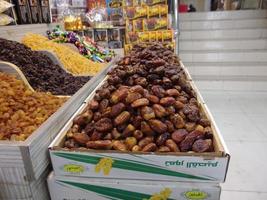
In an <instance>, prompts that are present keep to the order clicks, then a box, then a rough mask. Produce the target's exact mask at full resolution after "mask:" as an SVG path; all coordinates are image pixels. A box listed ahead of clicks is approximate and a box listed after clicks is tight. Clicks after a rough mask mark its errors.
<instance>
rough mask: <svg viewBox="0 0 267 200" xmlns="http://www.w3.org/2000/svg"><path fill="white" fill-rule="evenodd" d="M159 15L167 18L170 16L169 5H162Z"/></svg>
mask: <svg viewBox="0 0 267 200" xmlns="http://www.w3.org/2000/svg"><path fill="white" fill-rule="evenodd" d="M159 14H160V16H166V15H167V14H168V5H160V6H159Z"/></svg>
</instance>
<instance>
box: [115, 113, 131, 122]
mask: <svg viewBox="0 0 267 200" xmlns="http://www.w3.org/2000/svg"><path fill="white" fill-rule="evenodd" d="M130 117H131V114H130V113H129V112H127V111H123V112H122V113H121V114H119V115H118V116H117V117H116V118H115V120H114V123H115V125H116V126H117V125H120V124H124V123H126V122H127V121H128V120H129V119H130Z"/></svg>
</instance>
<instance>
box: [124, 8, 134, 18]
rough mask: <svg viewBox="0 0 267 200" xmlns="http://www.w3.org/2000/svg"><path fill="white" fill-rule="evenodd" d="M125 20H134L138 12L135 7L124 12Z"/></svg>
mask: <svg viewBox="0 0 267 200" xmlns="http://www.w3.org/2000/svg"><path fill="white" fill-rule="evenodd" d="M124 13H125V18H127V19H134V18H135V16H136V14H135V13H136V10H135V7H126V8H125V10H124Z"/></svg>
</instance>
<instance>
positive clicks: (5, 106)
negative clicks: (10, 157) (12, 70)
mask: <svg viewBox="0 0 267 200" xmlns="http://www.w3.org/2000/svg"><path fill="white" fill-rule="evenodd" d="M0 86H1V87H0V99H2V101H1V104H0V112H1V114H0V121H1V122H2V123H1V124H0V130H1V133H0V140H12V141H23V140H25V139H27V137H29V136H30V135H31V134H32V133H33V132H34V131H35V130H36V129H37V128H38V127H39V126H40V125H41V124H42V123H43V122H44V121H45V120H46V119H48V117H49V116H50V115H52V114H53V113H54V112H55V111H56V110H57V109H58V108H59V107H60V106H61V105H62V104H63V103H64V102H65V101H66V98H60V97H56V96H53V95H52V94H49V93H42V92H34V91H31V90H30V89H29V88H27V86H26V85H25V84H24V83H23V81H21V80H18V79H16V78H15V77H13V76H11V75H8V74H5V73H1V72H0Z"/></svg>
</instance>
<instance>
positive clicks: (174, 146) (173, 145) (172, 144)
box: [165, 139, 180, 152]
mask: <svg viewBox="0 0 267 200" xmlns="http://www.w3.org/2000/svg"><path fill="white" fill-rule="evenodd" d="M165 145H166V146H167V147H169V148H170V150H171V151H173V152H179V151H180V149H179V147H178V146H177V144H176V143H175V142H174V141H173V140H172V139H168V140H167V141H166V143H165Z"/></svg>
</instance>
